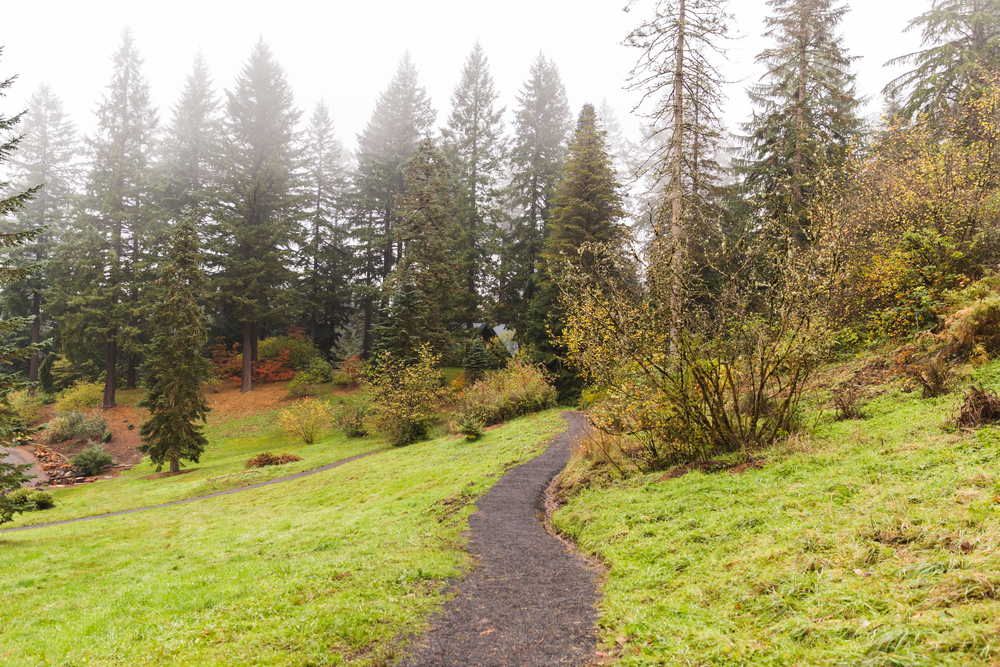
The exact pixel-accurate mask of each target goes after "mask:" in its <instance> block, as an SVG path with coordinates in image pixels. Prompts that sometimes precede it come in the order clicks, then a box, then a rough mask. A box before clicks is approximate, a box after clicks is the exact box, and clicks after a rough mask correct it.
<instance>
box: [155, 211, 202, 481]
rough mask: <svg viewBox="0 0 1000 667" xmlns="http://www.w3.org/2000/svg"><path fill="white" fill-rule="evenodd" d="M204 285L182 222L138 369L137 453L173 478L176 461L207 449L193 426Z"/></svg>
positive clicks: (198, 403)
mask: <svg viewBox="0 0 1000 667" xmlns="http://www.w3.org/2000/svg"><path fill="white" fill-rule="evenodd" d="M203 282H204V276H203V274H202V271H201V268H200V258H199V253H198V240H197V232H196V230H195V226H194V223H193V221H192V220H191V219H190V218H185V219H184V220H183V221H182V222H181V223H180V224H179V225H178V227H177V230H176V232H175V234H174V242H173V249H172V252H171V257H170V262H169V263H168V264H167V265H166V266H164V267H163V271H162V273H161V275H160V279H159V280H158V281H157V286H158V287H159V288H160V289H161V290H162V295H161V296H160V299H159V301H158V302H157V304H156V306H155V307H154V310H153V322H152V325H153V332H154V333H153V340H152V342H151V343H150V345H149V347H148V351H147V354H146V361H145V363H144V364H143V367H144V370H145V373H146V395H145V397H144V398H143V399H142V401H141V402H140V403H139V405H140V406H141V407H145V408H148V409H149V413H150V416H149V419H147V420H146V421H145V422H144V423H143V424H142V426H141V427H140V429H139V435H140V436H141V437H142V442H143V444H142V445H141V446H140V447H139V451H140V452H142V453H143V454H147V455H148V456H149V459H150V461H152V462H153V463H154V464H156V470H157V472H159V470H160V469H161V468H162V466H163V464H164V463H167V462H169V464H170V472H172V473H176V472H180V461H181V460H185V461H193V462H195V463H197V462H198V459H199V458H200V457H201V454H202V452H204V451H205V445H207V444H208V439H207V438H205V436H204V435H203V434H202V432H201V428H202V427H201V425H200V424H197V422H198V421H201V422H204V421H205V415H206V414H207V413H208V411H209V407H208V402H207V401H206V400H205V396H204V395H203V394H202V393H201V382H202V380H203V379H204V378H205V377H206V376H207V375H208V361H207V360H206V359H205V358H204V357H202V356H201V353H200V351H201V348H202V346H203V345H204V344H205V340H206V336H205V327H204V325H203V324H202V320H203V313H202V306H201V304H202V302H203V300H204V291H203V289H204V286H203Z"/></svg>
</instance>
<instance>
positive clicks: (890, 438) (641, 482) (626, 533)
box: [555, 363, 1000, 667]
mask: <svg viewBox="0 0 1000 667" xmlns="http://www.w3.org/2000/svg"><path fill="white" fill-rule="evenodd" d="M975 379H978V380H979V381H982V382H984V383H985V384H986V386H993V387H995V388H996V387H998V386H1000V364H996V363H994V364H993V365H992V366H989V367H986V368H984V369H982V370H981V371H979V372H977V375H976V378H975ZM900 384H901V383H896V384H895V385H890V389H889V391H888V393H886V394H884V395H883V396H881V397H880V398H878V399H876V400H874V401H873V402H872V403H871V404H870V405H869V407H868V409H867V412H868V414H869V417H870V418H868V419H865V420H862V421H841V422H834V421H833V420H832V415H831V413H830V412H824V413H822V414H816V413H813V414H811V415H807V419H806V422H807V423H809V424H810V425H811V428H810V429H808V431H807V432H806V433H804V434H800V435H798V436H795V437H793V438H792V440H791V441H790V442H789V444H788V445H786V446H785V447H784V448H782V449H781V450H779V451H776V452H773V453H771V454H770V455H769V461H768V465H767V466H766V467H765V468H763V469H761V470H750V471H748V472H745V473H742V474H731V473H728V472H717V473H710V474H704V473H700V472H692V473H689V474H687V475H684V476H682V477H679V478H675V479H662V477H663V473H657V474H649V475H636V476H634V477H631V478H630V479H628V480H627V481H625V482H623V483H620V484H617V485H614V486H610V487H608V486H605V488H592V489H590V490H585V491H582V492H580V493H578V494H577V495H575V496H573V497H572V498H571V499H570V501H569V502H568V504H567V505H566V506H565V507H563V508H562V509H561V510H560V511H559V512H558V513H557V514H556V516H555V522H556V524H557V525H558V526H559V527H560V528H561V529H562V530H563V531H565V532H566V533H567V534H568V535H570V536H571V537H573V538H574V539H575V540H577V541H578V543H579V544H580V546H581V547H582V550H583V551H584V552H585V553H588V554H590V555H592V556H594V557H597V558H599V559H600V560H601V561H603V562H604V564H605V565H606V566H607V567H608V569H609V572H608V579H607V584H606V586H605V589H604V595H605V597H604V600H603V603H602V607H601V612H602V620H601V634H602V637H603V638H604V643H605V648H604V649H603V650H604V651H605V652H607V653H609V654H610V655H612V656H619V657H620V664H622V665H749V664H752V665H774V666H776V667H777V666H781V665H859V664H860V665H894V666H897V667H899V666H917V665H995V664H997V660H998V657H1000V602H998V601H997V598H998V597H1000V552H998V547H1000V505H998V501H1000V496H998V495H997V494H998V492H1000V485H998V482H1000V476H998V469H997V461H998V456H1000V429H998V428H996V427H988V428H984V429H982V430H980V431H978V432H955V431H954V430H953V429H951V428H950V427H949V422H950V421H951V420H952V419H953V415H954V409H955V406H956V405H957V403H958V402H959V400H960V398H961V393H962V392H961V391H958V392H955V393H953V394H951V395H949V396H945V397H943V398H939V399H927V400H924V399H921V398H920V397H919V396H920V393H919V391H917V392H914V393H902V392H901V391H900V388H899V385H900ZM572 466H573V469H572V470H571V471H569V472H568V473H567V474H570V475H575V476H577V477H579V476H582V475H587V474H589V473H588V471H587V470H586V466H585V465H584V464H583V462H582V461H581V460H579V459H576V460H575V461H574V463H573V464H572ZM622 642H624V643H623V644H622Z"/></svg>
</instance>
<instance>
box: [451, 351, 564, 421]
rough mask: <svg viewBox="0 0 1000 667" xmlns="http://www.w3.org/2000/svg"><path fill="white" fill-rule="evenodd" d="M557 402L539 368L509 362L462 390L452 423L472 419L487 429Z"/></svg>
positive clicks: (550, 385)
mask: <svg viewBox="0 0 1000 667" xmlns="http://www.w3.org/2000/svg"><path fill="white" fill-rule="evenodd" d="M557 402H558V397H557V395H556V390H555V388H554V387H553V386H552V381H551V378H550V377H549V375H548V373H547V372H546V370H545V367H544V366H543V365H541V364H532V363H528V362H526V361H524V360H523V359H511V360H510V361H509V362H508V363H507V367H506V368H504V369H503V370H501V371H499V372H498V373H496V374H495V375H493V376H491V377H489V378H488V379H486V380H481V381H480V382H477V383H475V384H473V385H471V386H469V387H467V388H466V389H465V391H464V392H463V393H462V396H461V398H460V399H459V404H458V409H457V410H456V411H455V417H454V420H455V422H456V423H463V422H465V421H467V420H469V419H472V420H475V421H477V422H479V423H480V424H482V425H484V426H490V425H492V424H499V423H500V422H503V421H507V420H509V419H513V418H514V417H519V416H520V415H526V414H528V413H531V412H538V411H539V410H546V409H548V408H554V407H555V406H556V404H557Z"/></svg>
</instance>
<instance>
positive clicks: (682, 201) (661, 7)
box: [625, 0, 730, 352]
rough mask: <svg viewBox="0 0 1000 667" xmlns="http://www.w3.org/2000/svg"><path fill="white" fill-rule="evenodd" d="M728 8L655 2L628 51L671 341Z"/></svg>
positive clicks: (711, 126) (715, 121) (719, 0)
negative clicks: (634, 54)
mask: <svg viewBox="0 0 1000 667" xmlns="http://www.w3.org/2000/svg"><path fill="white" fill-rule="evenodd" d="M725 7H726V1H725V0H656V3H655V9H654V13H653V18H651V19H647V20H645V21H643V22H642V23H641V24H640V25H639V27H637V28H636V29H635V30H633V31H632V32H631V33H630V34H629V36H628V37H627V38H626V41H625V43H626V44H628V45H629V46H632V47H634V48H637V49H639V50H640V52H641V53H640V56H639V59H638V61H637V62H636V65H635V67H634V68H633V69H632V73H631V75H630V78H629V86H630V88H631V89H632V90H636V91H639V92H641V93H642V95H643V97H642V100H641V105H643V106H645V108H646V109H647V111H646V112H645V115H646V118H647V121H648V123H649V128H650V131H649V132H648V134H647V136H646V139H645V141H646V144H647V146H648V147H650V148H651V150H650V157H649V158H648V159H647V161H646V162H645V164H644V166H643V171H644V172H645V173H647V174H648V175H649V177H650V178H649V181H650V183H651V184H652V188H653V189H654V190H655V192H657V193H662V197H661V198H660V200H661V202H662V205H657V206H656V207H655V208H654V209H652V210H651V211H650V227H651V229H652V232H653V241H652V244H651V248H650V252H651V255H652V256H653V262H652V263H653V266H654V268H655V271H654V274H653V275H652V276H651V279H653V280H658V281H666V283H667V285H665V289H663V290H662V292H661V293H664V294H669V295H670V304H669V313H670V315H669V317H670V338H671V340H672V341H673V347H672V349H673V351H675V352H676V347H677V345H676V341H677V339H678V336H679V333H680V332H679V326H680V325H679V322H680V311H681V308H682V307H683V301H684V286H683V283H684V281H685V275H686V268H687V252H686V249H687V245H688V241H689V236H687V235H686V234H685V226H686V223H688V222H689V221H690V220H691V219H692V218H693V217H696V216H697V215H698V208H699V207H700V205H701V203H702V202H701V200H700V198H699V196H698V195H699V193H700V192H701V191H702V190H703V189H704V186H703V182H704V179H705V177H706V175H711V174H712V172H713V169H712V168H711V162H712V158H711V157H710V156H711V155H712V152H713V148H714V146H715V145H716V143H717V141H718V137H719V108H720V104H721V93H720V86H721V84H722V82H723V77H722V75H721V74H720V72H719V70H718V69H717V68H716V66H715V65H714V64H713V57H717V56H721V55H724V53H725V50H724V49H723V48H722V43H723V41H724V40H725V39H726V37H727V35H728V30H729V27H728V22H729V20H730V16H729V15H728V14H727V13H726V11H725Z"/></svg>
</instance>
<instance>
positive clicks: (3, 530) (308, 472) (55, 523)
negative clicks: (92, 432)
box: [0, 450, 380, 533]
mask: <svg viewBox="0 0 1000 667" xmlns="http://www.w3.org/2000/svg"><path fill="white" fill-rule="evenodd" d="M379 451H380V450H376V451H374V452H366V453H364V454H358V455H357V456H352V457H351V458H349V459H344V460H343V461H337V462H336V463H331V464H329V465H325V466H323V467H322V468H313V469H312V470H306V471H303V472H297V473H295V474H294V475H288V476H286V477H278V478H277V479H271V480H268V481H266V482H258V483H257V484H250V485H248V486H238V487H236V488H235V489H227V490H225V491H218V492H216V493H210V494H208V495H205V496H197V497H194V498H185V499H184V500H175V501H173V502H170V503H162V504H160V505H149V506H147V507H136V508H133V509H130V510H122V511H120V512H109V513H108V514H95V515H93V516H81V517H79V518H76V519H66V520H65V521H52V522H51V523H36V524H32V525H30V526H16V527H14V528H0V533H13V532H15V531H18V530H34V529H35V528H48V527H49V526H62V525H64V524H67V523H78V522H80V521H93V520H95V519H106V518H108V517H110V516H121V515H122V514H135V513H136V512H146V511H148V510H155V509H160V508H161V507H173V506H174V505H183V504H184V503H193V502H195V501H196V500H205V499H206V498H218V497H219V496H228V495H229V494H231V493H240V492H241V491H249V490H250V489H259V488H261V487H262V486H270V485H271V484H280V483H282V482H290V481H291V480H293V479H301V478H302V477H308V476H309V475H315V474H316V473H318V472H325V471H327V470H333V469H334V468H336V467H337V466H342V465H344V464H345V463H350V462H351V461H357V460H358V459H363V458H364V457H366V456H371V455H372V454H377V453H378V452H379Z"/></svg>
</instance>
